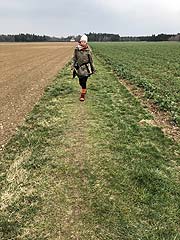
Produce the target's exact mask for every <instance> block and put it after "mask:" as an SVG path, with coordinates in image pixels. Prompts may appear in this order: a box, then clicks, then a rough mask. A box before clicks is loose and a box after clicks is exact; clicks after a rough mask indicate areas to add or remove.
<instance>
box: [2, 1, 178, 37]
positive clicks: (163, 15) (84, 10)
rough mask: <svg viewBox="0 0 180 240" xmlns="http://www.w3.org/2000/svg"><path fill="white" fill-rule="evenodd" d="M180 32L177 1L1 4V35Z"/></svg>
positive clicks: (10, 2)
mask: <svg viewBox="0 0 180 240" xmlns="http://www.w3.org/2000/svg"><path fill="white" fill-rule="evenodd" d="M90 31H91V32H107V33H118V34H120V35H122V36H124V35H147V34H148V35H151V34H154V33H155V34H157V33H161V32H163V33H178V32H180V0H81V1H77V0H0V34H8V33H9V34H15V33H20V32H24V33H26V32H28V33H36V34H46V35H51V36H67V35H77V34H82V33H84V32H87V33H88V32H90Z"/></svg>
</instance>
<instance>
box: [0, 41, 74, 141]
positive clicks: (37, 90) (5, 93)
mask: <svg viewBox="0 0 180 240" xmlns="http://www.w3.org/2000/svg"><path fill="white" fill-rule="evenodd" d="M73 47H74V44H72V43H33V44H32V43H19V44H18V43H16V44H14V43H10V44H9V43H5V44H0V145H3V144H4V143H6V142H7V140H8V139H9V138H10V136H11V135H12V134H13V133H14V132H15V129H16V127H17V126H18V125H19V124H20V123H21V122H23V119H24V117H25V116H26V114H27V113H28V112H29V111H31V110H32V108H33V106H34V104H35V103H36V102H37V101H38V100H39V98H40V97H41V96H42V94H43V91H44V88H45V87H46V86H47V85H48V84H49V83H50V82H51V81H52V79H53V77H54V76H55V75H56V74H57V73H58V71H59V70H60V69H61V68H62V67H63V66H64V65H65V64H66V63H67V61H68V60H70V58H71V57H72V53H73Z"/></svg>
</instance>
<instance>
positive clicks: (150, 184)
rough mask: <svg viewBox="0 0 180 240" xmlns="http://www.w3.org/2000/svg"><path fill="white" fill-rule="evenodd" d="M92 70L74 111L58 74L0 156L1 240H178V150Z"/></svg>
mask: <svg viewBox="0 0 180 240" xmlns="http://www.w3.org/2000/svg"><path fill="white" fill-rule="evenodd" d="M95 64H96V68H97V74H96V75H94V76H93V77H91V78H90V79H89V82H88V94H87V99H86V101H85V102H84V103H80V102H79V100H78V97H79V90H78V88H79V87H78V83H77V81H73V80H72V79H71V76H70V68H69V67H68V66H67V67H66V68H64V69H63V70H62V71H61V73H60V74H59V75H58V76H57V78H56V80H55V81H54V82H53V84H52V85H51V86H49V87H48V88H47V89H46V92H45V95H44V97H43V98H42V99H41V101H40V102H39V103H38V104H37V105H36V106H35V108H34V110H33V111H32V113H30V114H29V116H28V117H27V120H26V122H25V123H24V125H23V126H22V127H21V128H19V131H18V132H17V134H16V135H15V136H14V137H13V138H12V140H11V141H10V142H9V143H8V145H7V147H6V149H5V150H4V152H3V153H2V155H1V161H0V169H1V170H0V171H1V173H0V180H1V190H0V191H1V212H0V232H1V238H2V239H3V240H4V239H39V240H40V239H53V240H54V239H104V240H105V239H113V240H116V239H118V240H119V239H122V240H123V239H124V240H131V239H132V240H134V239H141V240H145V239H147V240H156V239H158V240H159V239H162V240H163V239H166V240H174V239H179V238H180V232H179V219H180V206H179V203H180V184H179V179H180V174H179V169H180V166H179V163H180V161H179V160H180V159H179V154H180V146H179V145H178V144H177V143H175V142H173V141H172V140H171V139H169V138H167V137H165V136H164V135H163V133H162V131H161V130H160V129H159V128H157V127H154V126H150V125H145V126H142V125H140V124H139V121H140V120H142V119H150V118H151V116H150V115H149V113H147V112H146V111H145V110H144V109H143V108H142V107H141V105H140V103H139V102H138V101H137V99H135V98H134V97H133V96H132V95H131V94H130V93H129V92H128V91H127V90H126V89H125V88H124V87H123V86H121V85H120V83H119V81H118V79H116V77H115V76H114V75H113V73H112V72H109V70H108V71H107V70H106V68H105V67H104V66H102V64H101V63H100V62H99V61H97V60H96V61H95Z"/></svg>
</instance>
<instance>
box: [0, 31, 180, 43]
mask: <svg viewBox="0 0 180 240" xmlns="http://www.w3.org/2000/svg"><path fill="white" fill-rule="evenodd" d="M86 35H87V36H88V39H89V41H90V42H127V41H148V42H149V41H151V42H157V41H180V33H178V34H163V33H161V34H157V35H155V34H153V35H151V36H137V37H134V36H120V35H119V34H109V33H91V32H90V33H87V34H86ZM80 37H81V36H80V35H78V36H68V37H60V38H59V37H50V36H46V35H43V36H40V35H35V34H29V33H26V34H23V33H20V34H16V35H0V42H69V41H71V40H73V41H79V40H80Z"/></svg>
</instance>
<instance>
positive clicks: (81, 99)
mask: <svg viewBox="0 0 180 240" xmlns="http://www.w3.org/2000/svg"><path fill="white" fill-rule="evenodd" d="M79 100H80V101H81V102H84V100H85V94H84V93H81V96H80V99H79Z"/></svg>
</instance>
